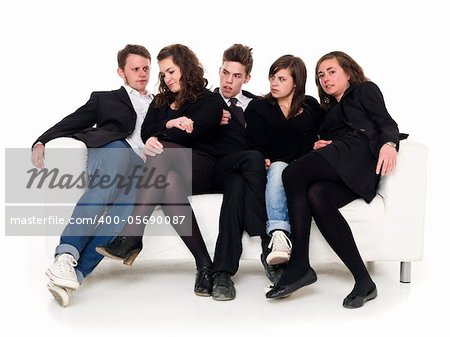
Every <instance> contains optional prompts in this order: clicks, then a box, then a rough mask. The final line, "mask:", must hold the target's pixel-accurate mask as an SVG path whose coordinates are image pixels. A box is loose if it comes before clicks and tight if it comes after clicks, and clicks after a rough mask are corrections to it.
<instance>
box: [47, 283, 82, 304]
mask: <svg viewBox="0 0 450 337" xmlns="http://www.w3.org/2000/svg"><path fill="white" fill-rule="evenodd" d="M47 289H48V291H50V292H51V293H52V295H53V297H54V298H55V300H56V301H57V302H58V303H59V304H60V305H61V306H62V307H66V306H67V305H68V304H69V301H70V298H71V297H72V295H73V293H74V292H75V290H73V289H70V288H63V287H60V286H57V285H56V284H54V283H53V282H51V281H50V282H49V283H47Z"/></svg>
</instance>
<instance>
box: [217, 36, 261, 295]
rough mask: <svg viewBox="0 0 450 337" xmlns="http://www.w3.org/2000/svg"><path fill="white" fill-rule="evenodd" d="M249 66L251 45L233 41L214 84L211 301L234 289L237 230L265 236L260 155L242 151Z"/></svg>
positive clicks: (239, 236) (238, 243) (238, 249)
mask: <svg viewBox="0 0 450 337" xmlns="http://www.w3.org/2000/svg"><path fill="white" fill-rule="evenodd" d="M252 65H253V56H252V50H251V48H249V47H247V46H243V45H241V44H234V45H233V46H231V47H230V48H228V49H227V50H225V52H224V54H223V60H222V67H221V68H220V73H219V74H220V88H217V89H216V92H218V93H220V95H221V96H222V98H223V104H224V112H223V116H222V122H221V126H220V127H219V130H218V132H217V135H216V138H215V141H214V142H213V144H212V145H213V147H214V148H215V150H216V152H217V164H216V168H215V181H214V185H215V189H216V191H217V192H222V193H223V203H222V208H221V212H220V217H219V235H218V237H217V242H216V248H215V253H214V261H213V268H214V275H213V279H214V284H213V291H212V297H213V299H215V300H219V301H226V300H232V299H234V298H235V296H236V289H235V287H234V283H233V281H232V280H231V276H233V275H234V274H235V273H236V272H237V270H238V268H239V259H240V257H241V254H242V242H241V240H242V234H243V232H244V230H245V231H247V233H248V234H249V235H250V236H257V235H258V236H261V237H263V236H265V235H266V233H265V228H266V221H267V214H266V208H265V200H264V192H265V187H266V172H265V170H264V158H263V156H262V154H261V153H259V152H257V151H247V150H246V148H247V144H246V139H245V120H244V110H245V108H246V107H247V105H248V103H249V102H250V101H251V100H252V99H254V98H256V96H254V95H253V94H251V93H249V92H246V91H243V90H241V88H242V85H243V84H244V83H247V82H248V81H249V80H250V72H251V69H252Z"/></svg>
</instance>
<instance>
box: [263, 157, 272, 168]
mask: <svg viewBox="0 0 450 337" xmlns="http://www.w3.org/2000/svg"><path fill="white" fill-rule="evenodd" d="M270 164H271V163H270V159H264V167H265V168H266V170H268V169H269V168H270Z"/></svg>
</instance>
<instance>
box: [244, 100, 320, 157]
mask: <svg viewBox="0 0 450 337" xmlns="http://www.w3.org/2000/svg"><path fill="white" fill-rule="evenodd" d="M302 108H303V112H302V113H300V114H298V115H296V116H294V117H292V118H289V119H287V118H286V117H285V116H284V114H283V112H282V111H281V109H280V106H279V105H278V104H277V103H276V102H272V101H269V100H267V99H257V100H253V101H251V102H250V104H249V105H248V107H247V109H246V110H245V119H246V121H247V130H246V131H247V145H248V148H249V149H252V150H257V151H260V152H261V153H262V154H263V155H264V158H267V159H270V161H271V162H275V161H284V162H286V163H291V162H292V161H294V160H295V159H297V158H299V157H301V156H302V155H304V154H306V153H308V152H310V151H311V150H312V148H313V144H314V141H315V140H317V132H318V129H319V125H320V123H321V122H322V119H323V117H324V111H323V110H322V109H321V107H320V106H319V103H318V102H317V100H316V99H315V98H313V97H311V96H306V97H305V101H304V102H303V105H302Z"/></svg>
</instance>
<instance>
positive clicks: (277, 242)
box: [268, 231, 292, 254]
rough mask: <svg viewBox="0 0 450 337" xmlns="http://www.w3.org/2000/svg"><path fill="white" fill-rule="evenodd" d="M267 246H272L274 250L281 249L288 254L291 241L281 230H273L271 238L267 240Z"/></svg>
mask: <svg viewBox="0 0 450 337" xmlns="http://www.w3.org/2000/svg"><path fill="white" fill-rule="evenodd" d="M268 248H272V250H274V251H283V252H287V253H289V254H290V252H291V249H292V243H291V240H289V238H288V237H287V235H286V234H284V232H283V231H275V232H274V233H273V234H272V239H271V240H270V242H269V246H268Z"/></svg>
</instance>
